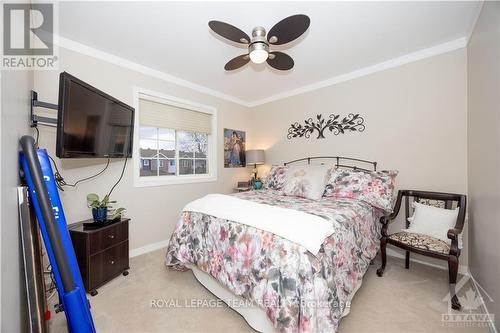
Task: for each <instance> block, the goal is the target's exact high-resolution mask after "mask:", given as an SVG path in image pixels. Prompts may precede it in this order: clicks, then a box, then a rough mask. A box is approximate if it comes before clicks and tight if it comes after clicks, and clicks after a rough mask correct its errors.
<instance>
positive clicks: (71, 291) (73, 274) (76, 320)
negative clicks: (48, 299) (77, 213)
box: [19, 136, 96, 333]
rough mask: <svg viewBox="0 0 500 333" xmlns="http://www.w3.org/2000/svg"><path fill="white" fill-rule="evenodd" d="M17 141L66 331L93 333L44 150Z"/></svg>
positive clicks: (27, 141)
mask: <svg viewBox="0 0 500 333" xmlns="http://www.w3.org/2000/svg"><path fill="white" fill-rule="evenodd" d="M20 142H21V147H22V151H21V152H20V154H19V158H20V161H21V167H22V170H23V172H24V177H25V180H26V183H27V184H28V188H29V197H30V201H31V203H32V205H33V208H34V211H35V214H36V217H37V220H38V224H39V226H40V230H41V233H42V238H43V242H44V244H45V248H46V250H47V255H48V257H49V261H50V264H51V266H52V271H53V273H54V278H55V281H56V288H57V291H58V293H59V297H60V299H61V302H62V307H63V310H64V313H65V315H66V320H67V322H68V328H69V331H70V332H71V333H92V332H96V330H95V326H94V322H93V320H92V313H91V312H90V304H89V301H88V300H87V296H86V294H85V287H84V286H83V281H82V276H81V274H80V270H79V268H78V262H77V260H76V256H75V251H74V249H73V244H72V242H71V237H70V235H69V232H68V227H67V224H66V218H65V217H64V211H63V207H62V204H61V199H60V198H59V193H58V190H57V186H56V182H55V180H54V173H53V172H52V167H51V165H50V161H49V157H48V155H47V151H46V150H45V149H36V147H35V140H34V139H33V138H32V137H31V136H23V137H22V138H21V140H20Z"/></svg>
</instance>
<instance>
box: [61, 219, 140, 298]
mask: <svg viewBox="0 0 500 333" xmlns="http://www.w3.org/2000/svg"><path fill="white" fill-rule="evenodd" d="M129 221H130V219H126V218H122V219H120V220H119V221H116V222H114V223H112V224H109V225H106V226H104V227H100V228H87V227H84V226H83V223H85V222H92V220H86V221H81V222H78V223H75V224H71V225H69V226H68V230H69V234H70V236H71V241H72V242H73V247H74V249H75V254H76V259H77V261H78V267H79V268H80V273H81V274H82V279H83V285H84V286H85V290H86V291H87V292H89V293H90V295H92V296H95V295H97V288H98V287H100V286H102V285H103V284H105V283H106V282H108V281H110V280H112V279H113V278H115V277H117V276H118V275H120V274H123V275H125V276H126V275H128V269H129V268H130V267H129V256H128V251H129V245H128V223H129Z"/></svg>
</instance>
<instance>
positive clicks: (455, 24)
mask: <svg viewBox="0 0 500 333" xmlns="http://www.w3.org/2000/svg"><path fill="white" fill-rule="evenodd" d="M479 8H480V2H306V1H303V2H236V1H233V2H61V3H59V35H60V36H62V37H64V38H67V39H70V40H74V41H77V42H79V43H82V44H84V45H87V46H90V47H92V48H96V49H99V50H101V51H104V52H107V53H110V54H113V55H116V56H119V57H122V58H125V59H127V60H130V61H133V62H136V63H138V64H141V65H144V66H147V67H150V68H153V69H155V70H158V71H161V72H163V73H167V74H169V75H172V76H176V77H178V78H181V79H184V80H187V81H190V82H192V83H195V84H198V85H201V86H204V87H207V88H210V89H212V90H215V91H218V92H221V93H224V94H226V95H230V96H233V97H235V98H238V99H241V100H244V101H245V102H248V103H251V102H255V101H258V100H261V99H265V98H267V97H269V96H273V95H277V94H283V93H284V92H287V91H290V90H294V89H298V88H300V87H303V86H306V85H311V84H314V83H316V82H319V81H323V80H327V79H329V78H332V77H335V76H338V75H342V74H346V73H349V72H352V71H355V70H358V69H360V68H364V67H367V66H371V65H374V64H377V63H380V62H384V61H387V60H390V59H393V58H396V57H400V56H403V55H406V54H409V53H412V52H416V51H419V50H422V49H425V48H429V47H433V46H436V45H439V44H442V43H445V42H449V41H452V40H456V39H458V38H463V37H468V36H467V35H468V34H469V32H470V31H471V29H472V26H473V24H474V21H475V18H476V17H477V13H478V10H479ZM299 13H301V14H306V15H308V16H309V17H310V18H311V25H310V28H309V30H308V31H307V32H306V34H304V35H303V36H302V37H301V38H299V39H298V40H297V41H295V42H292V43H290V44H289V45H287V46H285V47H283V46H281V47H277V46H276V47H274V49H275V50H277V49H280V50H282V49H286V51H285V52H286V53H288V54H289V55H291V56H292V57H293V59H294V60H295V67H294V68H293V69H292V70H291V71H288V72H279V71H276V70H274V69H272V68H270V67H269V66H267V65H266V64H265V63H264V64H260V65H256V64H250V65H247V66H245V67H243V68H242V69H240V70H237V71H234V72H225V71H224V68H223V67H224V64H225V63H226V62H227V61H229V60H230V59H231V58H233V57H235V56H237V55H240V54H243V53H245V52H246V48H245V47H235V46H234V45H231V44H229V43H227V42H225V41H224V40H223V39H222V38H220V37H218V36H217V35H216V34H214V33H213V32H211V30H210V29H209V28H208V25H207V23H208V21H210V20H220V21H225V22H228V23H230V24H233V25H235V26H237V27H239V28H240V29H242V30H244V31H245V32H247V33H248V34H249V35H250V34H251V30H252V28H253V27H255V26H257V25H261V26H263V27H265V28H266V29H267V30H269V29H270V28H271V27H272V26H273V25H274V24H275V23H277V22H278V21H279V20H281V19H283V18H285V17H287V16H289V15H293V14H299Z"/></svg>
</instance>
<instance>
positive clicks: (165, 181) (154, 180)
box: [134, 175, 217, 187]
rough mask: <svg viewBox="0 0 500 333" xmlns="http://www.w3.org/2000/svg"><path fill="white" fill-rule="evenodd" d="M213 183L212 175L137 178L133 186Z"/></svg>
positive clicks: (215, 179)
mask: <svg viewBox="0 0 500 333" xmlns="http://www.w3.org/2000/svg"><path fill="white" fill-rule="evenodd" d="M215 181H217V176H214V175H203V176H201V175H200V176H192V175H185V176H170V177H169V176H159V177H138V178H136V179H135V180H134V186H135V187H152V186H165V185H179V184H196V183H208V182H215Z"/></svg>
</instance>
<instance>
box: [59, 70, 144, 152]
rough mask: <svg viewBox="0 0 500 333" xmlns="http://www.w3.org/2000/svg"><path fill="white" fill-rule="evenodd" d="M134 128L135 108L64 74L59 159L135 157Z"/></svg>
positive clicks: (60, 89) (61, 91)
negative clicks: (133, 148)
mask: <svg viewBox="0 0 500 333" xmlns="http://www.w3.org/2000/svg"><path fill="white" fill-rule="evenodd" d="M133 129H134V108H132V107H130V106H128V105H127V104H125V103H122V102H120V101H119V100H117V99H116V98H113V97H111V96H109V95H108V94H106V93H104V92H102V91H100V90H98V89H96V88H94V87H92V86H91V85H89V84H87V83H85V82H83V81H81V80H79V79H77V78H76V77H74V76H72V75H70V74H68V73H66V72H63V73H61V75H60V77H59V109H58V119H57V146H56V155H57V157H60V158H82V157H87V158H106V157H109V158H114V157H131V156H132V139H133Z"/></svg>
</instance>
